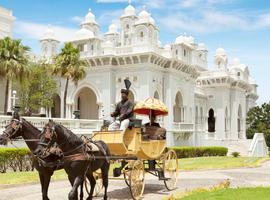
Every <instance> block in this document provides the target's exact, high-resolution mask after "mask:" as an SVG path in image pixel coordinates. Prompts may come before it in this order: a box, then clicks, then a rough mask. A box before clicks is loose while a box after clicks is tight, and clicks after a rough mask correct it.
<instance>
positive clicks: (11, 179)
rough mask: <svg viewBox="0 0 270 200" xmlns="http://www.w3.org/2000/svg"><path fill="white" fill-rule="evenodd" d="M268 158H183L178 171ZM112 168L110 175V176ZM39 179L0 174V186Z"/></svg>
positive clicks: (58, 175)
mask: <svg viewBox="0 0 270 200" xmlns="http://www.w3.org/2000/svg"><path fill="white" fill-rule="evenodd" d="M266 159H268V158H247V157H239V158H233V157H200V158H184V159H179V168H180V170H203V169H219V168H235V167H254V166H259V165H260V164H261V162H262V161H264V160H266ZM114 166H115V164H114ZM112 168H113V165H112V166H111V169H110V174H112ZM66 178H67V176H66V173H65V171H64V170H59V171H56V172H55V173H54V175H53V177H52V180H61V179H66ZM38 181H39V177H38V173H37V172H36V171H34V172H9V173H5V174H0V185H6V184H8V185H9V184H20V183H32V182H38Z"/></svg>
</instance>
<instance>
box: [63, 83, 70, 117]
mask: <svg viewBox="0 0 270 200" xmlns="http://www.w3.org/2000/svg"><path fill="white" fill-rule="evenodd" d="M68 82H69V78H67V80H66V86H65V93H64V118H66V114H67V89H68Z"/></svg>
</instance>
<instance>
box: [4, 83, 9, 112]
mask: <svg viewBox="0 0 270 200" xmlns="http://www.w3.org/2000/svg"><path fill="white" fill-rule="evenodd" d="M8 96H9V79H8V78H7V82H6V91H5V105H4V114H5V115H6V114H7V109H8Z"/></svg>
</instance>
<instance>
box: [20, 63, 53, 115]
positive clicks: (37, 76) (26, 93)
mask: <svg viewBox="0 0 270 200" xmlns="http://www.w3.org/2000/svg"><path fill="white" fill-rule="evenodd" d="M30 71H31V74H30V76H29V77H28V78H27V79H23V81H22V82H21V84H19V85H18V86H17V90H18V92H19V105H20V106H21V108H22V112H24V113H27V114H29V115H31V114H32V113H35V112H39V109H40V108H41V107H44V108H51V107H53V99H54V95H56V93H57V84H56V81H55V80H54V79H53V77H52V76H50V73H49V65H47V64H44V63H35V64H31V66H30Z"/></svg>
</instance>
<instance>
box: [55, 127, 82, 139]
mask: <svg viewBox="0 0 270 200" xmlns="http://www.w3.org/2000/svg"><path fill="white" fill-rule="evenodd" d="M54 123H55V126H59V127H60V128H61V129H63V130H64V133H65V135H67V142H68V143H73V144H74V143H75V144H82V143H83V141H82V139H81V138H79V137H78V136H77V135H76V134H75V133H73V132H72V131H71V130H69V129H68V128H66V127H65V126H63V125H62V124H59V123H56V122H54Z"/></svg>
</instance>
